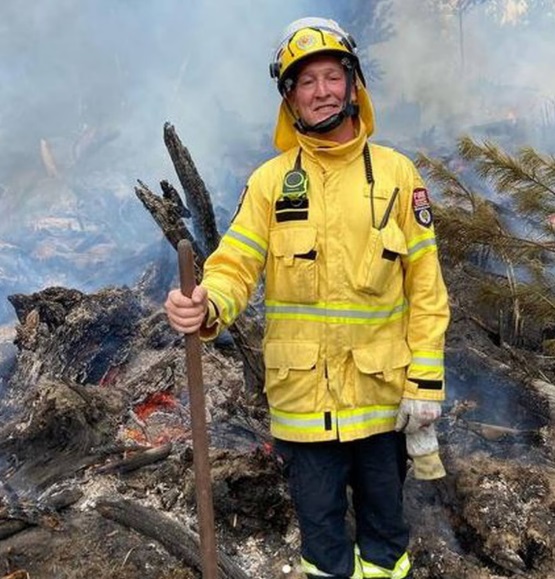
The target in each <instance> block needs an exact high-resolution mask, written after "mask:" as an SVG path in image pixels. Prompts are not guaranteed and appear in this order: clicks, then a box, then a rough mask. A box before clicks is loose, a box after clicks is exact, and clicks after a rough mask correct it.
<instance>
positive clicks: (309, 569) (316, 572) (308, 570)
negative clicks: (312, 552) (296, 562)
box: [301, 557, 335, 577]
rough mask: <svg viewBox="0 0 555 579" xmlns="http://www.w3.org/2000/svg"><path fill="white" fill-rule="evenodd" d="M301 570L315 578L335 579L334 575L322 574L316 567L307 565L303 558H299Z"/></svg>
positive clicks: (310, 564)
mask: <svg viewBox="0 0 555 579" xmlns="http://www.w3.org/2000/svg"><path fill="white" fill-rule="evenodd" d="M301 570H302V571H303V573H306V574H307V575H314V576H316V577H335V575H330V574H329V573H324V571H320V569H318V567H316V565H313V564H312V563H309V562H308V561H307V560H306V559H305V558H303V557H301Z"/></svg>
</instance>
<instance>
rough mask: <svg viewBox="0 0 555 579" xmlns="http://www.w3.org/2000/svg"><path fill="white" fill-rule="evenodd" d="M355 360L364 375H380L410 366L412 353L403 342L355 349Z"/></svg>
mask: <svg viewBox="0 0 555 579" xmlns="http://www.w3.org/2000/svg"><path fill="white" fill-rule="evenodd" d="M353 359H354V361H355V365H356V367H357V368H358V369H359V371H360V372H362V373H363V374H378V373H380V372H385V371H388V370H394V369H396V368H404V367H405V366H408V365H409V364H410V361H411V359H412V355H411V351H410V349H409V347H408V346H407V344H406V342H404V341H403V340H400V341H397V342H386V343H382V344H375V345H372V346H368V347H365V348H355V349H354V350H353Z"/></svg>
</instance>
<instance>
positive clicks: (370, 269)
mask: <svg viewBox="0 0 555 579" xmlns="http://www.w3.org/2000/svg"><path fill="white" fill-rule="evenodd" d="M407 253H408V250H407V242H406V240H405V236H404V235H403V232H402V231H401V229H400V228H399V226H398V225H397V223H396V222H395V221H394V220H390V221H389V222H388V223H387V225H386V226H385V227H384V228H383V229H376V228H374V227H373V228H372V229H371V231H370V236H369V239H368V242H367V244H366V247H365V248H364V252H363V256H362V259H361V262H360V265H359V267H358V271H357V274H356V276H355V288H356V289H357V290H361V291H365V292H368V293H370V294H374V295H380V294H382V293H383V292H384V291H385V290H386V289H387V285H388V281H389V280H390V278H391V276H392V275H393V274H394V273H395V272H398V271H400V269H401V263H400V262H401V256H404V255H407Z"/></svg>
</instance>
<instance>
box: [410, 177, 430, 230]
mask: <svg viewBox="0 0 555 579" xmlns="http://www.w3.org/2000/svg"><path fill="white" fill-rule="evenodd" d="M412 211H413V213H414V217H415V219H416V221H417V222H418V224H419V225H422V227H430V226H431V225H432V223H433V222H434V219H433V216H432V206H431V204H430V199H429V197H428V191H427V190H426V189H424V188H423V187H418V188H417V189H415V190H414V191H413V192H412Z"/></svg>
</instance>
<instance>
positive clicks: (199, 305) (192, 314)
mask: <svg viewBox="0 0 555 579" xmlns="http://www.w3.org/2000/svg"><path fill="white" fill-rule="evenodd" d="M164 307H165V308H166V313H167V314H168V320H169V322H170V325H171V327H172V328H173V329H174V330H177V331H178V332H183V333H185V334H193V333H194V332H196V331H197V330H198V329H199V328H200V327H201V326H202V322H203V321H204V318H205V317H206V313H207V312H208V292H207V291H206V289H205V288H203V287H202V286H200V285H197V286H195V289H194V290H193V293H192V294H191V297H190V298H188V297H186V296H184V295H183V294H182V293H181V290H178V289H174V290H171V291H170V292H169V293H168V297H167V299H166V303H165V304H164Z"/></svg>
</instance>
